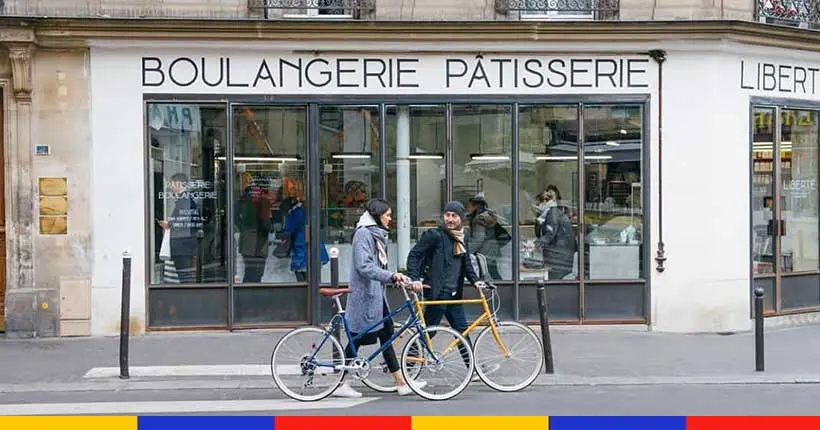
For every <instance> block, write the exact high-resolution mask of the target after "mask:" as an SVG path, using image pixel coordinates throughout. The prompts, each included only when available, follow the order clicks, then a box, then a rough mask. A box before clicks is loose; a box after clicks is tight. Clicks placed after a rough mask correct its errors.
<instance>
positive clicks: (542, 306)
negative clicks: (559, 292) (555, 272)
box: [536, 281, 555, 375]
mask: <svg viewBox="0 0 820 430" xmlns="http://www.w3.org/2000/svg"><path fill="white" fill-rule="evenodd" d="M536 291H537V292H538V316H539V317H540V319H541V338H542V339H543V342H542V344H543V347H544V364H545V365H546V371H545V373H547V374H550V375H551V374H553V373H555V364H554V363H553V360H552V340H550V320H549V314H548V308H547V289H546V286H545V285H544V281H538V287H537V288H536Z"/></svg>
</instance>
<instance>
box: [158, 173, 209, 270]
mask: <svg viewBox="0 0 820 430" xmlns="http://www.w3.org/2000/svg"><path fill="white" fill-rule="evenodd" d="M187 189H188V176H187V175H186V174H184V173H175V174H174V175H173V176H171V178H170V183H169V191H170V193H167V194H166V196H167V198H168V199H169V200H172V201H173V202H174V209H173V210H172V211H171V216H170V217H168V219H166V220H157V222H158V223H159V225H160V227H162V229H163V230H168V231H169V232H170V245H171V246H170V248H171V261H173V263H174V268H175V270H176V273H177V277H178V278H179V281H180V282H181V283H191V282H194V276H193V275H194V270H193V269H194V266H195V265H196V255H197V252H196V247H197V240H196V234H197V231H198V230H199V229H201V228H203V226H202V225H201V220H200V215H199V208H198V207H197V204H196V202H195V201H194V199H192V198H191V197H190V195H189V193H188V192H187Z"/></svg>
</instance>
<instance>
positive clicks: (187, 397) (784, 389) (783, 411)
mask: <svg viewBox="0 0 820 430" xmlns="http://www.w3.org/2000/svg"><path fill="white" fill-rule="evenodd" d="M365 396H366V400H357V401H356V402H353V403H352V404H351V402H350V401H347V400H339V399H328V400H323V401H320V402H313V403H309V404H305V403H301V402H295V401H291V400H288V399H283V398H282V396H281V394H280V393H278V392H276V391H274V390H264V389H243V390H219V391H214V390H162V391H128V392H67V393H20V394H5V395H3V396H0V414H4V415H8V414H14V413H20V414H29V413H32V414H51V413H66V410H65V408H69V409H71V407H70V406H59V408H61V409H54V408H50V407H49V405H54V404H63V405H66V404H69V405H74V407H75V409H71V410H75V412H74V413H82V414H101V415H109V414H110V415H117V414H134V413H138V414H140V415H148V414H151V413H158V414H178V415H183V414H194V415H208V414H218V415H233V414H243V415H252V414H261V415H286V414H287V415H416V416H418V415H812V414H817V413H818V410H820V409H818V406H817V398H818V396H820V385H817V384H782V385H775V384H764V385H655V386H606V387H604V386H600V387H589V386H587V387H556V386H533V387H531V388H529V389H527V390H525V391H523V392H519V393H496V392H494V391H491V390H489V389H487V388H485V387H481V386H478V385H475V386H471V387H470V388H469V389H468V390H466V391H465V392H464V393H462V394H461V395H460V396H458V397H457V398H455V399H451V400H449V401H443V402H431V401H426V400H424V399H421V398H419V397H410V396H408V397H398V396H395V395H386V396H382V397H378V398H373V397H374V396H373V394H370V393H366V395H365ZM143 402H147V403H143ZM346 402H347V403H346ZM83 404H86V405H85V406H83ZM87 404H92V405H91V406H88V405H87ZM24 405H25V406H24ZM78 405H79V406H78ZM94 405H96V407H97V408H99V407H100V405H102V406H103V409H102V410H99V409H96V410H95V409H93V408H94V407H95V406H94ZM146 405H154V406H146ZM157 405H160V406H161V407H160V409H159V410H157V409H156V407H157ZM89 407H91V408H92V409H88V408H89ZM83 408H85V409H83ZM129 408H137V410H136V411H135V410H133V409H129ZM140 408H143V409H145V408H148V409H150V410H152V411H154V412H150V411H149V410H143V411H142V412H139V409H140ZM217 408H221V409H219V410H218V409H217ZM297 408H299V409H297ZM32 411H37V412H32Z"/></svg>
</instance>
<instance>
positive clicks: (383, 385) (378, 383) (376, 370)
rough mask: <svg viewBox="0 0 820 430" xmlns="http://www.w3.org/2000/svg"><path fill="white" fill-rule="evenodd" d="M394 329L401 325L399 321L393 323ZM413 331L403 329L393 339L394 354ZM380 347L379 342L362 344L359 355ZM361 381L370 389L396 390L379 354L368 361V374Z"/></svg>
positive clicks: (361, 355)
mask: <svg viewBox="0 0 820 430" xmlns="http://www.w3.org/2000/svg"><path fill="white" fill-rule="evenodd" d="M393 326H394V329H395V330H396V331H398V330H400V329H401V327H402V325H401V324H399V323H395V324H394V325H393ZM414 332H415V331H410V330H408V331H405V332H404V333H401V334H400V335H399V336H398V337H397V338H396V340H394V341H393V349H394V350H395V351H396V355H399V354H401V352H402V351H403V350H404V346H405V345H406V344H407V343H408V342H409V341H410V338H411V337H412V334H413V333H414ZM417 343H418V345H417V347H419V348H420V347H421V343H420V342H417ZM379 348H381V344H379V343H376V344H372V345H362V346H360V347H359V349H358V351H357V352H358V355H359V357H362V358H365V357H370V355H371V354H373V353H374V352H376V351H378V350H379ZM420 368H421V366H417V367H416V370H415V371H414V372H411V374H410V376H411V377H413V378H414V377H415V376H417V375H418V372H419V370H418V369H420ZM362 383H363V384H364V385H365V386H367V387H368V388H370V389H371V390H374V391H377V392H379V393H392V392H395V391H396V381H395V379H393V375H392V374H391V373H390V369H388V368H387V362H385V361H384V357H382V355H381V354H379V355H378V356H376V357H375V358H373V360H372V361H370V374H369V375H367V378H365V379H362Z"/></svg>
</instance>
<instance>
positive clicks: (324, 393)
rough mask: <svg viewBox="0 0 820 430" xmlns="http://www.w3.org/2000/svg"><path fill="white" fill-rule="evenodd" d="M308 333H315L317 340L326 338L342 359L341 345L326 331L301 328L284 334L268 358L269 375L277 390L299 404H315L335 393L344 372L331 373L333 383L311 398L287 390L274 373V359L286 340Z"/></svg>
mask: <svg viewBox="0 0 820 430" xmlns="http://www.w3.org/2000/svg"><path fill="white" fill-rule="evenodd" d="M308 332H313V333H315V334H316V335H317V336H318V339H322V338H325V337H326V339H325V342H330V345H331V347H335V348H337V351H338V353H339V354H340V357H342V358H343V357H344V349H343V348H342V345H341V343H339V341H338V340H336V338H335V337H333V335H332V334H331V333H330V332H328V331H327V330H322V329H320V328H316V327H301V328H297V329H294V330H291V331H290V332H288V334H286V335H285V336H284V337H282V339H279V342H276V346H274V348H273V352H272V353H271V358H270V368H271V375H272V376H273V381H274V383H275V384H276V386H277V388H279V390H281V391H282V392H283V393H285V395H286V396H288V397H290V398H291V399H294V400H299V401H301V402H315V401H318V400H322V399H324V398H325V397H327V396H329V395H331V394H333V392H334V391H336V389H337V388H339V386H340V385H341V384H342V377H343V376H344V372H333V374H334V375H335V381H334V382H333V383H332V384H331V385H330V387H329V388H328V389H327V390H325V391H322V392H320V393H319V394H316V395H313V396H305V395H301V394H298V393H296V392H294V391H293V390H291V389H290V388H288V387H287V386H286V385H285V384H284V382H283V380H282V375H280V374H279V373H278V372H277V371H276V369H277V366H276V358H277V356H278V353H279V351H280V350H281V348H282V345H285V342H286V341H287V340H289V339H292V338H293V337H294V336H296V335H298V334H303V333H308ZM314 348H315V346H314ZM313 352H314V351H306V353H307V354H310V353H313Z"/></svg>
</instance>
